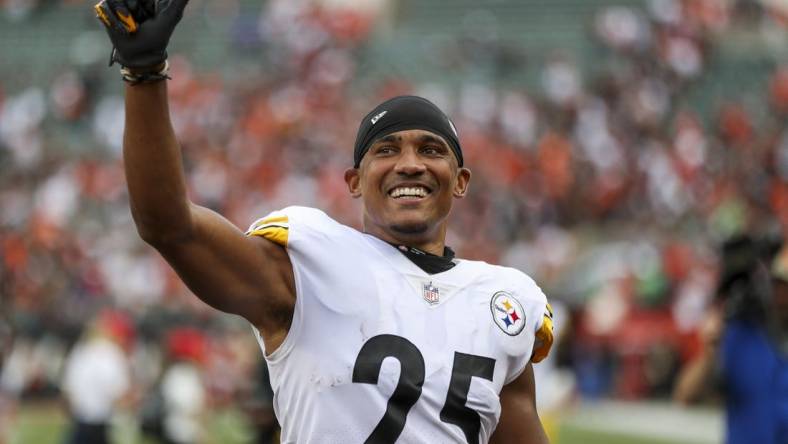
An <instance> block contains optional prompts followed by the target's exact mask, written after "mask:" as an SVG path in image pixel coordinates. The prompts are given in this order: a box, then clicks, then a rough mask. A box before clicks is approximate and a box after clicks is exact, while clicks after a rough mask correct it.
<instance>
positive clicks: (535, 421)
mask: <svg viewBox="0 0 788 444" xmlns="http://www.w3.org/2000/svg"><path fill="white" fill-rule="evenodd" d="M490 443H492V444H509V443H511V444H548V443H549V440H548V439H547V435H546V434H545V431H544V428H542V423H541V421H540V420H539V414H538V413H537V412H536V383H535V382H534V369H533V364H532V363H530V362H529V363H528V365H527V366H526V367H525V370H524V371H523V373H522V374H521V375H520V376H518V377H517V379H515V380H514V381H512V382H511V383H509V384H508V385H506V386H504V388H503V389H502V390H501V419H500V420H499V421H498V427H496V429H495V433H493V436H492V439H490Z"/></svg>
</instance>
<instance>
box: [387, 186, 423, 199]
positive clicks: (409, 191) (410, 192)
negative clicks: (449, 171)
mask: <svg viewBox="0 0 788 444" xmlns="http://www.w3.org/2000/svg"><path fill="white" fill-rule="evenodd" d="M389 194H390V195H391V197H394V198H396V197H403V196H407V197H426V196H427V189H426V188H424V187H399V188H395V189H393V190H392V191H391V193H389Z"/></svg>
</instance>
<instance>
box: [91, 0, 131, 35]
mask: <svg viewBox="0 0 788 444" xmlns="http://www.w3.org/2000/svg"><path fill="white" fill-rule="evenodd" d="M107 2H108V0H101V2H99V3H98V4H96V5H95V6H94V7H93V10H94V11H95V12H96V17H98V19H99V20H101V23H103V24H104V26H106V27H107V29H110V30H114V31H118V32H120V33H123V34H128V30H127V29H126V27H125V26H123V23H121V21H120V20H119V19H118V17H117V16H116V15H115V12H114V11H113V10H112V9H111V7H110V5H109V4H108V3H107Z"/></svg>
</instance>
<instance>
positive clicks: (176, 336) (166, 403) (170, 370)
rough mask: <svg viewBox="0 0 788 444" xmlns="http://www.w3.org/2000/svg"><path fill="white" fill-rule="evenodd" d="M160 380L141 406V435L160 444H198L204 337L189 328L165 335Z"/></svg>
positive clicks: (202, 403) (201, 421)
mask: <svg viewBox="0 0 788 444" xmlns="http://www.w3.org/2000/svg"><path fill="white" fill-rule="evenodd" d="M165 344H166V355H167V357H166V358H165V359H166V361H165V364H164V367H163V370H162V374H161V379H160V380H159V382H158V383H157V384H156V385H155V386H154V387H153V389H152V391H151V392H150V393H149V395H148V399H147V400H146V401H145V402H143V409H142V412H141V416H142V417H141V425H142V429H143V432H144V433H146V434H147V435H149V436H151V437H153V438H156V439H158V442H160V443H161V444H195V443H199V442H202V440H203V437H204V433H205V427H204V419H205V418H204V413H205V408H206V406H207V393H206V388H205V382H204V380H203V371H202V367H203V365H204V363H205V361H206V359H207V355H208V343H207V339H206V337H205V335H204V334H203V333H202V332H200V331H198V330H196V329H193V328H190V327H179V328H175V329H173V330H171V331H169V332H168V333H167V336H166V339H165Z"/></svg>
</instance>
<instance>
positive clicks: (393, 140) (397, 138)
mask: <svg viewBox="0 0 788 444" xmlns="http://www.w3.org/2000/svg"><path fill="white" fill-rule="evenodd" d="M401 141H402V136H396V135H394V134H389V135H388V136H384V137H381V138H380V139H378V140H376V141H375V142H374V143H398V142H401Z"/></svg>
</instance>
